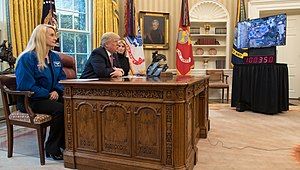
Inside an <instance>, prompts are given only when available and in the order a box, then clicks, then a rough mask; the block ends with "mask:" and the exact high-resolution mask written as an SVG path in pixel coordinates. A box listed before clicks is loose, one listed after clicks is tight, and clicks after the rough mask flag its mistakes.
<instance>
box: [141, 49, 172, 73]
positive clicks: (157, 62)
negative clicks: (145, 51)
mask: <svg viewBox="0 0 300 170" xmlns="http://www.w3.org/2000/svg"><path fill="white" fill-rule="evenodd" d="M161 60H163V61H166V56H165V55H163V54H158V51H155V52H153V53H152V63H151V64H150V65H149V66H148V68H147V71H146V75H147V76H152V77H158V76H159V75H160V73H161V72H165V71H166V70H167V69H168V65H167V64H166V63H162V62H161Z"/></svg>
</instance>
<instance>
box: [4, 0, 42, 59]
mask: <svg viewBox="0 0 300 170" xmlns="http://www.w3.org/2000/svg"><path fill="white" fill-rule="evenodd" d="M8 2H9V16H10V21H9V22H10V31H11V44H12V47H13V55H14V56H15V57H17V56H18V55H19V54H20V53H21V52H22V51H23V50H24V49H25V48H26V45H27V43H28V40H29V38H30V35H31V33H32V31H33V29H34V28H35V27H36V26H37V25H38V24H40V22H41V18H42V8H43V1H42V0H17V1H16V0H9V1H8Z"/></svg>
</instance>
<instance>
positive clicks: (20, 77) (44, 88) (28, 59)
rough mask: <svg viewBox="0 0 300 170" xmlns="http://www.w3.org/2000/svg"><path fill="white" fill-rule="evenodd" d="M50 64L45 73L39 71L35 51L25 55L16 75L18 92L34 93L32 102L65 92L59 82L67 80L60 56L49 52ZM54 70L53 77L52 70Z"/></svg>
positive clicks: (18, 64) (21, 59) (19, 63)
mask: <svg viewBox="0 0 300 170" xmlns="http://www.w3.org/2000/svg"><path fill="white" fill-rule="evenodd" d="M49 59H50V63H49V65H48V66H47V68H44V70H43V71H41V72H40V71H39V69H38V65H39V64H38V60H37V56H36V53H35V52H34V51H31V52H27V53H25V54H24V55H23V56H22V57H21V58H20V59H19V61H18V63H17V67H16V71H15V75H16V82H17V90H29V91H33V92H34V95H32V96H31V98H30V100H31V101H35V100H39V99H49V93H50V92H52V91H57V92H58V93H60V94H61V93H62V92H63V86H62V85H61V84H59V83H58V82H59V81H60V80H64V79H66V74H65V72H64V71H63V69H62V62H61V59H60V57H59V56H58V54H56V53H54V52H52V51H49ZM50 67H51V68H52V70H53V77H52V73H51V69H50Z"/></svg>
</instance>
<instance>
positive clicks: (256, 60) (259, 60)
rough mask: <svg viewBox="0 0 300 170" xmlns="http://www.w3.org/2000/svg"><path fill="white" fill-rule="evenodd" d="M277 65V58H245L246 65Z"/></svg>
mask: <svg viewBox="0 0 300 170" xmlns="http://www.w3.org/2000/svg"><path fill="white" fill-rule="evenodd" d="M266 63H276V59H275V56H272V55H270V56H249V57H244V64H266Z"/></svg>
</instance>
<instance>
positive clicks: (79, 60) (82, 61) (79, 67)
mask: <svg viewBox="0 0 300 170" xmlns="http://www.w3.org/2000/svg"><path fill="white" fill-rule="evenodd" d="M87 58H88V55H77V59H76V61H77V68H76V69H77V73H78V74H81V73H82V72H83V69H84V66H85V63H86V61H87Z"/></svg>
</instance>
